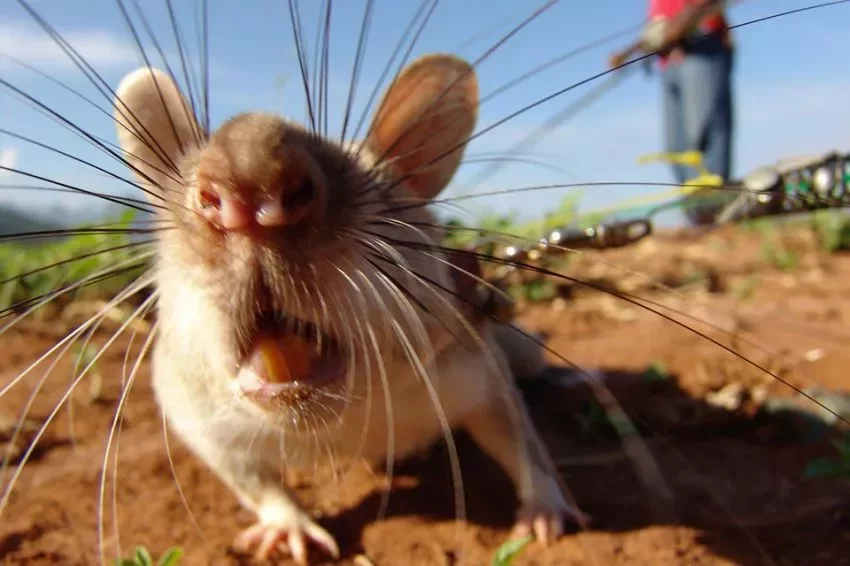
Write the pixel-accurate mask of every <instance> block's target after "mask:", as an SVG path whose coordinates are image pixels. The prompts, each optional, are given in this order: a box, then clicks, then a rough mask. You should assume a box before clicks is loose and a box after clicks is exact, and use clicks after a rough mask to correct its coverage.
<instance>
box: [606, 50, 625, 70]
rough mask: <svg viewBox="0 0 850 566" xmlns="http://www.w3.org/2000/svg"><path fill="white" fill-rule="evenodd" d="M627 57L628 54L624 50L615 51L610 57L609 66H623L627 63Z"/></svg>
mask: <svg viewBox="0 0 850 566" xmlns="http://www.w3.org/2000/svg"><path fill="white" fill-rule="evenodd" d="M627 57H628V54H627V53H624V52H622V51H618V52H616V53H614V54H613V55H611V56H610V57H609V58H608V67H609V68H611V69H615V68H617V67H621V66H622V65H623V64H625V62H626V59H627Z"/></svg>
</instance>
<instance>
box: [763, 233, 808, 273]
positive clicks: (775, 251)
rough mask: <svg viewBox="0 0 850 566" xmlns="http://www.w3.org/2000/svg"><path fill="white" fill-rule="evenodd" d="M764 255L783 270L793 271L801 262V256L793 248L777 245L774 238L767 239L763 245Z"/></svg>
mask: <svg viewBox="0 0 850 566" xmlns="http://www.w3.org/2000/svg"><path fill="white" fill-rule="evenodd" d="M761 254H762V256H763V257H764V258H765V259H766V260H767V261H769V262H770V263H771V264H773V265H774V266H775V267H777V268H778V269H780V270H782V271H792V270H793V269H795V268H796V267H797V265H798V264H799V263H800V257H799V255H798V254H797V253H795V252H794V251H792V250H788V249H786V248H785V247H784V246H781V245H777V244H776V242H775V241H773V240H765V241H764V242H763V243H762V245H761Z"/></svg>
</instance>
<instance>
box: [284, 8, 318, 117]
mask: <svg viewBox="0 0 850 566" xmlns="http://www.w3.org/2000/svg"><path fill="white" fill-rule="evenodd" d="M289 20H290V22H291V25H292V34H293V35H294V37H295V51H296V54H297V55H298V67H299V68H300V70H301V82H302V84H303V86H304V94H305V97H306V100H307V112H308V114H309V118H310V126H311V128H312V130H313V132H315V131H316V116H315V114H314V113H313V103H312V102H311V98H312V96H311V94H310V78H309V74H308V70H307V63H306V54H305V53H304V38H303V37H302V35H301V16H300V14H299V13H298V1H297V0H289Z"/></svg>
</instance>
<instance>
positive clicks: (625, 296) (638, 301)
mask: <svg viewBox="0 0 850 566" xmlns="http://www.w3.org/2000/svg"><path fill="white" fill-rule="evenodd" d="M383 238H384V239H385V240H388V241H391V242H392V243H393V245H396V246H402V247H410V248H412V249H423V248H425V249H437V250H439V251H441V252H443V253H446V254H458V253H460V254H469V255H472V256H475V257H476V258H478V259H479V260H481V261H485V262H491V263H496V264H500V265H510V266H515V267H521V268H522V269H526V270H529V271H534V272H537V273H540V274H543V275H548V276H550V277H555V278H558V279H562V280H565V281H570V282H572V283H577V284H579V285H582V286H585V287H588V288H591V289H595V290H597V291H601V292H603V293H606V294H609V295H612V296H614V297H616V298H618V299H621V300H623V301H625V302H627V303H630V304H632V305H634V306H637V307H640V308H643V309H645V310H647V311H649V312H651V313H653V314H656V315H658V316H660V317H661V318H663V319H664V320H667V321H669V322H672V323H673V324H675V325H677V326H679V327H681V328H683V329H685V330H687V331H689V332H691V333H694V334H695V335H697V336H699V337H701V338H704V339H706V340H708V341H709V342H711V343H712V344H714V345H716V346H719V347H720V348H722V349H723V350H725V351H726V352H728V353H730V354H732V355H733V356H735V357H737V358H738V359H740V360H741V361H743V362H745V363H747V364H748V365H750V366H752V367H754V368H755V369H758V370H760V371H762V372H764V373H765V374H767V375H770V376H771V377H773V378H774V379H776V380H777V381H779V382H780V383H782V384H783V385H785V386H787V387H789V388H790V389H792V390H793V391H794V392H796V393H798V394H800V395H802V396H803V397H805V398H806V399H807V400H809V401H811V402H812V403H814V404H816V405H817V406H818V407H820V408H822V409H823V410H825V411H827V412H828V413H829V414H831V415H832V416H834V417H835V418H836V419H838V420H840V421H841V422H842V423H844V424H847V425H850V421H849V420H847V418H846V417H843V416H841V415H840V414H838V413H836V412H835V411H834V410H833V409H830V408H829V407H827V406H826V405H825V404H824V403H822V402H821V401H818V400H817V399H816V398H814V397H813V396H812V395H810V394H808V393H806V392H805V391H803V390H802V389H801V388H799V387H797V386H796V385H794V384H792V383H791V382H789V381H788V380H787V379H785V378H783V377H781V376H779V375H777V374H776V373H774V372H772V371H770V370H769V369H768V368H766V367H764V366H763V365H761V364H758V363H756V362H754V361H753V360H751V359H749V358H747V357H745V356H742V355H741V354H739V353H738V352H736V351H735V350H734V349H732V348H731V347H729V346H727V345H726V344H723V343H722V342H720V341H718V340H717V339H715V338H712V337H711V336H708V335H706V334H704V333H702V332H699V331H698V330H695V329H693V328H691V327H689V326H688V325H686V324H685V323H683V322H681V321H679V320H676V319H675V318H673V317H672V316H670V315H667V314H665V313H662V312H660V311H658V310H656V309H654V308H651V307H650V306H648V305H646V304H644V302H642V301H643V299H642V298H641V297H638V296H635V295H631V294H629V293H626V292H623V291H616V292H614V291H611V290H610V289H606V288H605V287H603V286H601V285H597V284H595V283H592V282H590V281H584V280H581V279H578V278H576V277H570V276H568V275H564V274H562V273H557V272H555V271H552V270H550V269H546V268H543V267H538V266H534V265H530V264H528V263H524V262H519V261H511V260H504V259H501V258H497V257H494V256H489V255H487V254H480V253H476V252H468V251H458V250H456V249H454V248H449V247H445V246H433V247H430V248H429V247H428V246H423V245H420V244H417V243H416V242H408V241H400V240H397V239H392V238H388V237H385V236H384V237H383Z"/></svg>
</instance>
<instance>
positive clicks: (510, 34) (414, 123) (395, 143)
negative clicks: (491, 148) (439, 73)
mask: <svg viewBox="0 0 850 566" xmlns="http://www.w3.org/2000/svg"><path fill="white" fill-rule="evenodd" d="M557 2H558V0H548V1H547V2H544V4H543V5H542V6H541V7H540V8H537V9H535V10H534V11H533V12H532V14H531V15H530V16H528V17H527V18H525V19H524V20H522V21H521V22H520V23H519V24H518V25H517V26H515V27H514V28H513V29H512V30H511V31H509V32H508V33H506V34H505V35H504V36H503V37H502V38H501V39H499V41H497V42H496V43H494V44H493V45H492V46H491V47H490V48H489V49H487V50H485V51H484V53H483V54H482V55H481V56H479V57H478V58H477V59H475V60H474V61H472V62H471V63H470V70H469V71H467V72H465V73H463V74H461V75H460V76H458V77H455V79H454V80H452V81H451V82H450V83H449V84H448V85H447V86H446V87H445V88H444V89H443V91H442V92H441V93H440V94H439V95H437V97H435V98H434V100H432V101H431V102H430V103H429V104H428V106H427V107H426V108H425V109H424V110H423V112H422V113H421V114H420V115H419V116H418V117H417V118H416V119H415V120H412V121H411V123H409V124H407V127H406V128H405V129H404V130H403V131H402V132H401V133H400V135H399V136H398V137H397V138H396V139H395V140H394V141H393V142H392V143H391V144H390V145H389V146H388V147H387V148H385V149H384V151H383V153H382V154H381V155H379V156H378V157H377V160H376V166H377V165H380V164H381V163H383V162H384V160H385V159H386V158H387V156H388V155H390V154H391V153H392V151H393V150H394V149H395V148H396V147H397V146H398V145H399V144H400V143H401V142H402V141H403V140H404V139H405V138H406V137H407V136H408V135H409V134H410V132H411V131H414V129H415V127H416V126H418V125H419V124H420V122H421V120H422V119H423V117H424V116H426V115H427V112H428V110H430V109H431V108H433V107H434V106H435V105H436V104H438V103H439V102H440V101H442V100H443V98H444V97H445V96H446V94H448V93H449V92H451V89H452V88H453V87H454V86H455V85H456V84H458V83H459V82H460V81H462V80H464V79H465V78H466V77H467V75H468V74H469V73H470V72H472V70H474V69H475V68H477V67H478V66H479V65H480V64H481V63H483V62H484V61H485V60H487V59H488V58H489V57H490V56H492V55H493V53H495V52H496V51H497V50H498V49H499V48H500V47H502V46H503V45H504V44H505V43H506V42H507V41H508V40H510V39H511V38H513V37H514V36H515V35H516V34H518V33H519V32H520V31H522V30H523V29H525V28H526V27H527V26H528V25H529V24H531V22H533V21H534V20H535V19H537V18H538V17H540V16H541V15H542V14H543V13H545V12H546V11H547V10H548V9H550V8H551V7H552V6H554V5H555V4H556V3H557ZM371 133H372V130H371V128H370V129H369V130H368V131H367V133H366V136H367V137H368V136H369V134H371ZM470 139H472V138H470ZM461 145H462V144H461ZM458 147H460V145H458V146H455V147H454V148H452V150H451V151H449V152H444V153H443V154H440V155H441V156H442V157H441V158H444V157H445V156H446V155H450V154H451V153H453V152H454V151H455V150H457V148H458ZM437 161H438V159H433V160H432V161H430V162H429V163H428V165H433V164H434V163H436V162H437ZM409 176H410V174H409V173H408V174H406V175H402V176H401V178H400V179H399V180H398V181H397V182H396V184H398V183H401V182H404V181H406V180H407V179H408V178H409ZM392 186H395V184H391V187H392Z"/></svg>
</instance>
